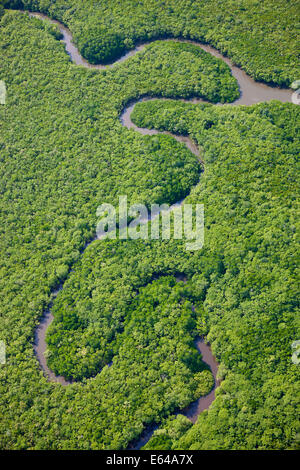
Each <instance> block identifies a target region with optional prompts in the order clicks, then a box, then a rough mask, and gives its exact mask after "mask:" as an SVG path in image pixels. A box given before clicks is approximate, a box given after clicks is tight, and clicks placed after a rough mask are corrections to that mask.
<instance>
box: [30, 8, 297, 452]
mask: <svg viewBox="0 0 300 470" xmlns="http://www.w3.org/2000/svg"><path fill="white" fill-rule="evenodd" d="M30 16H34V17H38V18H40V19H43V20H48V21H50V22H52V23H55V24H56V25H57V26H58V27H59V29H60V31H61V33H62V36H63V37H62V42H63V43H64V44H65V48H66V52H67V53H68V54H69V56H70V58H71V60H72V61H73V62H74V63H75V64H77V65H80V66H83V67H87V68H93V69H105V68H107V67H113V66H114V65H115V64H117V63H120V62H123V61H125V60H127V59H128V58H129V57H132V56H133V55H135V54H137V53H138V52H140V51H141V50H143V49H144V48H145V46H146V45H147V44H148V43H144V44H140V45H138V46H137V47H136V48H135V49H133V50H131V51H130V52H128V53H126V54H125V55H124V56H122V57H121V58H120V59H119V60H116V61H115V62H114V63H113V64H111V65H108V66H104V65H92V64H90V63H89V62H87V61H86V60H85V59H84V58H83V57H82V56H81V54H80V52H79V51H78V49H77V47H76V46H75V45H74V43H73V41H72V34H71V32H70V31H69V30H68V28H66V27H65V26H64V25H62V24H61V23H59V22H58V21H55V20H52V19H50V18H48V17H47V16H46V15H43V14H40V13H30ZM167 40H168V41H170V40H174V41H183V42H190V43H192V44H195V45H197V46H198V47H200V48H201V49H203V50H205V51H206V52H208V53H210V54H212V55H213V56H215V57H217V58H220V59H222V60H223V61H224V62H226V64H228V66H229V67H230V69H231V72H232V75H233V76H234V77H235V78H236V80H237V82H238V84H239V89H240V97H239V98H238V99H237V100H236V101H235V102H234V103H231V104H227V105H226V106H235V105H252V104H254V103H259V102H262V101H270V100H273V99H276V100H279V101H281V102H291V101H292V91H291V90H289V89H281V88H277V87H271V86H268V85H266V84H263V83H259V82H255V81H254V80H253V79H252V78H251V77H249V76H248V75H247V74H246V73H245V72H244V71H243V70H241V69H240V68H238V67H236V66H235V65H233V64H232V62H231V61H230V59H228V58H227V57H224V56H223V55H222V54H221V53H220V52H218V51H217V50H216V49H215V48H213V47H211V46H209V45H206V44H201V43H199V42H196V41H188V40H183V39H182V40H181V39H167ZM142 99H143V100H145V99H150V98H147V97H143V98H142ZM137 101H139V100H137ZM137 101H136V102H137ZM186 101H187V102H188V103H201V102H204V100H201V99H192V100H186ZM136 102H135V103H131V104H130V105H128V106H127V107H126V108H125V109H124V110H123V112H122V114H121V116H120V120H121V123H122V124H123V125H124V126H126V127H127V128H128V129H130V128H132V129H134V130H136V131H137V132H140V133H141V134H143V135H145V134H150V135H153V134H157V133H161V132H160V131H156V130H153V129H152V130H150V129H144V128H139V127H137V126H136V125H135V124H134V123H133V122H132V121H131V118H130V116H131V113H132V111H133V109H134V106H135V104H136ZM168 134H170V133H168ZM170 135H172V136H173V137H174V138H175V139H176V140H178V141H179V142H182V143H184V144H185V145H186V146H187V147H188V148H189V149H190V150H191V152H193V154H194V155H195V156H196V157H197V158H198V159H199V158H200V157H199V150H198V148H197V146H196V144H195V143H194V142H193V141H192V140H191V139H190V138H189V137H186V136H178V135H174V134H170ZM202 163H203V162H202ZM181 203H182V201H180V202H178V203H176V204H174V207H175V206H176V205H178V204H181ZM147 222H148V220H146V221H145V223H147ZM96 239H97V237H95V238H94V240H96ZM94 240H92V241H91V242H90V243H92V242H93V241H94ZM88 244H89V243H88ZM88 244H87V245H88ZM87 245H86V246H87ZM83 251H84V250H83ZM177 280H178V281H180V280H183V279H181V278H178V279H177ZM62 288H63V284H62V285H61V286H60V287H59V288H58V289H57V290H56V291H55V292H53V293H52V298H53V299H54V298H55V297H56V296H57V294H58V292H59V290H61V289H62ZM51 307H52V304H51V305H50V306H49V308H48V309H47V311H45V312H44V315H43V317H42V319H41V321H40V323H39V325H38V327H37V328H36V331H35V342H34V351H35V353H36V356H37V359H38V361H39V363H40V366H41V368H42V370H43V372H44V374H45V376H46V377H47V379H48V380H49V381H51V382H58V383H60V384H61V385H64V386H66V385H70V384H71V383H72V382H68V381H66V380H65V379H64V377H60V376H56V375H55V374H54V372H53V371H51V370H50V369H49V367H48V366H47V360H46V357H45V352H46V341H45V336H46V331H47V328H48V326H49V325H50V324H51V322H52V321H53V315H52V313H51ZM195 345H196V347H197V350H198V351H199V353H201V355H202V359H203V361H204V362H205V363H206V364H208V365H209V367H210V370H211V372H212V374H213V376H214V379H215V384H214V387H213V389H212V390H211V392H210V393H209V394H208V395H206V396H205V397H201V398H200V399H199V400H197V401H195V402H194V403H192V404H190V405H189V406H188V407H187V408H185V409H184V410H181V411H180V413H181V414H184V415H185V416H187V417H188V418H189V419H190V420H191V421H192V422H195V421H196V420H197V417H198V415H199V414H200V413H201V412H202V411H203V410H205V409H207V408H208V407H209V406H210V405H211V403H212V402H213V400H214V398H215V389H216V387H217V386H218V385H219V382H218V380H217V372H218V364H217V362H216V359H215V358H214V356H213V355H212V352H211V349H210V347H209V346H208V345H207V344H205V342H204V340H203V339H201V338H198V339H197V340H196V342H195ZM156 428H157V426H155V425H153V426H149V427H148V428H147V429H146V430H145V431H144V432H143V433H142V435H141V436H140V438H139V439H138V440H136V441H134V442H133V443H131V444H130V445H129V447H128V448H130V449H139V448H141V447H142V446H143V445H145V444H146V442H147V441H148V440H149V439H150V437H151V436H152V434H153V432H154V430H155V429H156Z"/></svg>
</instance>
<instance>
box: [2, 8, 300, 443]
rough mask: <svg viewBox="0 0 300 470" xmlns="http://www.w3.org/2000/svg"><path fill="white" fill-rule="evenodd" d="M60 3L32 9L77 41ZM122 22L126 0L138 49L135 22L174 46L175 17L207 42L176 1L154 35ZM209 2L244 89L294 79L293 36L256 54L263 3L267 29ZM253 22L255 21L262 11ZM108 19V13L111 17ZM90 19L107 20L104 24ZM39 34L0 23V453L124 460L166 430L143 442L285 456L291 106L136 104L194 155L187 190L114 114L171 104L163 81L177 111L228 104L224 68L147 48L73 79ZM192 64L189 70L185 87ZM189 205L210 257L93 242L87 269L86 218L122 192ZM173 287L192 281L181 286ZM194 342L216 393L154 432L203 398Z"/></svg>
mask: <svg viewBox="0 0 300 470" xmlns="http://www.w3.org/2000/svg"><path fill="white" fill-rule="evenodd" d="M24 3H25V2H24ZM31 3H32V2H31ZM98 3H99V5H100V6H101V7H103V6H104V3H103V2H98ZM98 3H97V5H98ZM148 3H149V11H150V12H151V7H152V6H153V4H152V2H148ZM148 3H147V4H148ZM180 3H181V2H180ZM206 3H207V2H206ZM193 4H194V6H193ZM244 4H245V5H246V3H245V2H244ZM272 4H273V7H274V2H272ZM39 5H42V4H41V3H40V2H36V3H35V8H36V9H37V8H38V7H39ZM68 5H69V6H70V5H71V3H69V2H65V1H59V2H51V1H44V2H43V6H41V7H40V8H41V9H43V10H44V11H47V12H49V13H50V14H51V15H52V16H55V17H57V18H59V19H63V20H64V21H65V22H66V23H67V24H69V26H70V27H71V29H72V27H73V26H72V25H73V23H74V29H76V28H79V26H80V24H81V23H84V21H85V20H86V15H89V14H90V11H91V10H90V8H91V5H92V3H91V4H88V5H87V2H81V4H80V5H81V7H82V8H81V9H80V8H78V9H77V10H76V11H73V10H72V9H70V8H69V9H68V8H67V7H68ZM78 5H79V3H78ZM120 5H121V4H120ZM132 5H133V3H132V2H130V4H129V2H122V8H123V18H124V17H125V18H126V19H128V25H127V26H126V28H125V27H124V29H126V31H127V32H128V31H131V32H132V33H131V34H132V37H133V36H134V34H135V33H134V31H133V29H131V25H132V24H133V22H134V23H135V24H136V25H137V26H136V29H137V31H138V33H139V34H140V35H141V34H142V32H141V31H142V30H143V28H144V27H145V21H146V23H147V25H149V23H148V21H150V19H151V22H152V23H151V24H152V26H153V28H152V26H151V28H152V29H151V28H150V27H148V26H147V28H145V31H146V33H145V31H144V32H143V34H144V35H145V34H148V35H149V37H153V36H152V35H153V34H154V32H153V31H154V29H155V28H156V27H157V28H158V26H157V25H161V26H160V28H163V29H165V25H164V23H163V22H162V18H163V17H164V16H165V15H164V14H163V13H165V12H166V11H168V13H167V14H166V17H167V18H168V21H169V20H170V18H171V19H172V21H171V20H170V21H169V23H168V24H169V27H170V28H173V29H174V32H173V34H175V33H176V31H177V33H178V30H179V29H180V30H181V32H180V34H183V33H184V28H186V27H187V26H186V23H185V22H184V21H183V17H182V15H183V14H184V15H187V14H188V15H189V18H190V20H191V21H190V22H189V24H192V23H193V21H192V20H193V18H192V16H193V15H195V18H194V20H195V21H194V23H193V28H194V30H195V34H194V35H195V37H200V36H201V35H203V37H204V31H206V33H205V37H206V38H208V29H206V28H207V24H208V19H207V18H208V17H206V18H204V17H203V16H202V17H201V16H199V11H200V10H198V9H199V8H200V7H199V4H198V3H197V2H196V3H195V2H190V3H189V8H188V9H186V8H183V7H182V5H183V4H181V8H180V11H181V12H182V14H180V16H178V14H177V13H178V9H177V8H178V7H176V5H179V2H173V3H172V7H170V5H171V3H169V2H166V5H167V6H166V9H162V13H161V12H160V13H159V14H157V19H156V18H155V17H154V16H152V17H151V15H150V14H149V15H148V16H146V14H145V13H143V11H142V8H143V4H142V3H139V5H141V6H139V7H137V8H138V9H137V11H136V13H137V14H136V17H135V18H133V19H132V20H131V18H130V15H129V14H127V13H128V9H129V7H130V6H132ZM184 5H187V3H185V4H184ZM201 5H202V2H201ZM215 5H216V6H215V9H214V11H213V13H214V15H216V13H217V14H219V15H221V17H220V21H221V20H223V19H224V17H225V18H227V19H228V21H227V22H225V21H223V22H222V23H217V21H216V20H215V18H214V19H213V22H212V26H211V27H210V28H211V29H210V31H213V32H212V33H211V34H212V40H211V42H215V43H217V44H219V45H220V44H221V42H222V40H221V36H222V37H223V41H224V43H225V45H224V47H223V50H225V51H228V52H230V53H231V55H233V51H234V54H235V56H236V57H238V58H239V59H240V61H241V63H243V64H246V63H247V60H248V59H249V55H250V56H251V57H252V61H249V64H248V65H247V70H248V71H249V70H250V71H251V73H252V74H253V75H255V74H257V75H255V76H259V77H260V78H262V75H264V77H266V79H268V80H273V81H276V82H277V83H281V82H284V81H288V80H290V79H291V80H292V78H293V76H294V71H295V67H294V65H293V59H291V57H292V54H291V51H292V49H293V47H294V46H293V44H294V43H293V40H291V43H290V44H289V45H288V47H287V49H286V53H285V54H284V55H282V56H281V57H282V61H284V64H283V62H282V64H283V65H282V66H281V65H280V63H281V62H280V61H281V59H279V55H280V54H279V52H280V51H281V47H285V46H286V45H287V40H286V37H287V36H289V37H290V36H292V34H291V33H289V32H288V31H289V30H288V28H286V29H285V30H284V32H282V40H281V42H280V44H279V45H277V43H276V45H274V48H273V49H272V48H268V47H267V48H265V50H266V56H261V50H262V49H261V48H262V47H265V46H266V44H267V45H268V44H270V40H271V39H270V37H271V36H270V35H271V32H270V31H271V27H273V26H266V25H264V27H263V26H262V22H263V21H264V20H265V18H266V15H267V17H270V21H271V19H272V18H273V16H272V15H273V13H271V12H270V9H268V8H267V6H268V5H269V3H268V2H264V7H265V10H264V13H263V14H262V19H260V17H259V16H258V17H256V16H255V15H254V16H251V15H249V10H247V8H246V6H245V8H246V9H245V10H242V9H241V11H239V14H237V13H236V14H235V16H234V17H233V15H232V14H231V11H232V10H231V9H230V8H228V9H227V11H226V8H224V2H223V7H222V11H221V13H220V12H219V13H218V11H219V10H220V8H221V7H220V4H219V3H218V2H217V3H216V2H215ZM261 5H262V4H261V2H260V4H259V5H258V4H257V5H256V6H255V5H254V4H253V7H251V8H253V9H254V11H258V9H260V12H261V8H262V6H261ZM26 6H29V2H26ZM114 6H115V4H114V3H113V2H111V5H110V8H111V10H110V14H111V12H112V11H116V9H118V8H121V6H119V7H117V6H115V10H112V7H114ZM93 7H95V4H94V2H93ZM84 8H85V9H84ZM139 8H140V10H139ZM170 8H173V11H171V10H170ZM235 8H236V6H235ZM248 8H250V7H248ZM274 8H275V7H274ZM101 11H102V18H103V21H104V20H105V19H107V18H108V17H109V16H107V15H108V10H107V9H105V8H104V7H103V10H101ZM207 11H209V8H208V9H207ZM251 11H253V10H251ZM274 11H275V12H277V14H278V11H279V12H281V13H282V24H283V25H286V26H288V25H289V24H290V17H289V15H287V14H286V13H285V9H284V11H283V10H282V9H281V3H279V2H278V4H277V2H276V8H275V10H274ZM72 12H73V13H72ZM138 13H140V15H139V14H138ZM142 13H143V14H142ZM226 15H227V16H226ZM268 15H269V16H268ZM75 17H76V18H75ZM111 17H112V16H111ZM114 18H116V19H115V20H114V21H115V22H117V19H118V18H119V17H118V15H115V16H114ZM199 18H200V19H201V21H200V20H199ZM253 18H255V21H256V23H257V28H256V29H255V32H252V36H251V37H250V38H249V41H250V42H251V44H252V45H253V44H256V45H258V46H257V51H255V54H252V53H251V54H250V51H251V50H252V49H253V48H252V45H251V47H250V46H249V44H248V42H246V43H244V44H243V47H242V45H241V42H242V39H243V37H242V38H241V41H237V36H236V35H237V34H238V33H239V32H241V31H243V28H244V27H245V25H249V24H250V23H251V22H252V21H254V20H253ZM238 20H240V21H241V22H242V23H241V24H240V23H238ZM131 21H132V23H131ZM196 21H197V22H196ZM211 21H212V20H211ZM218 21H219V20H218ZM245 21H246V22H245ZM199 22H200V23H201V24H200V23H199ZM249 22H250V23H249ZM71 23H72V24H71ZM75 23H78V24H75ZM175 23H176V24H177V27H176V28H175V26H174V25H175ZM220 24H222V28H220ZM239 24H240V26H239ZM251 24H252V23H251ZM270 25H274V22H273V23H272V21H271V22H270ZM229 26H230V27H229ZM191 27H192V26H191ZM291 27H292V25H291ZM149 28H150V29H151V31H150V29H149ZM263 28H265V29H266V34H265V37H264V38H261V37H260V32H261V31H265V30H264V29H263ZM120 29H121V26H120ZM78 30H79V29H78ZM115 30H116V31H117V28H114V31H115ZM175 30H176V31H175ZM218 30H220V33H219V32H218ZM250 30H251V31H253V30H252V29H251V28H250ZM279 30H280V27H279V26H276V28H275V30H274V31H273V33H272V35H273V37H277V34H278V32H279ZM230 31H231V32H230ZM245 31H246V32H245V34H246V33H247V37H249V28H248V29H245ZM117 32H118V34H119V33H120V32H121V31H117ZM49 33H50V31H49V29H48V26H47V25H44V26H42V23H40V22H39V21H37V20H33V19H29V18H27V17H26V16H25V15H24V14H22V13H18V12H10V13H7V14H6V15H4V17H3V18H2V19H1V25H0V58H1V79H2V80H5V83H6V85H7V104H6V105H5V106H1V107H0V123H1V132H0V148H1V153H0V163H1V165H0V180H1V186H0V188H1V201H0V204H1V224H0V230H1V237H0V239H1V241H0V243H1V245H0V246H1V253H3V257H2V258H1V266H0V288H1V297H0V311H1V317H0V338H1V340H5V343H6V346H7V348H6V351H7V363H6V364H5V366H1V368H0V374H1V381H0V405H1V410H2V412H1V416H2V418H1V424H0V446H1V448H2V449H121V448H126V447H127V445H128V443H129V442H130V441H131V440H132V439H135V438H137V437H138V436H139V435H140V434H141V432H142V431H143V429H144V428H145V427H146V426H148V425H149V424H151V423H154V422H156V423H162V422H163V424H162V427H161V429H160V432H158V433H157V435H156V436H154V437H153V439H156V441H152V442H151V443H150V442H149V444H148V445H149V446H156V448H162V447H168V448H170V446H172V448H174V449H175V448H180V449H197V448H200V449H286V448H295V446H296V445H297V442H296V440H297V426H298V422H297V420H296V414H295V410H296V409H297V406H298V405H299V403H298V398H297V396H296V394H295V383H296V381H297V380H299V368H298V366H297V365H296V364H293V363H292V360H291V357H292V352H293V351H292V349H291V344H292V343H293V342H295V341H296V340H297V339H299V337H298V325H297V323H296V320H295V318H296V313H297V310H296V309H297V303H296V300H295V299H296V298H297V291H298V285H297V271H296V270H297V249H298V246H297V244H296V231H297V219H296V200H297V197H298V188H299V181H298V174H299V172H298V171H297V170H298V166H297V165H298V161H297V156H298V148H299V129H298V128H297V126H298V123H299V107H297V106H295V105H293V104H281V103H278V102H272V103H262V104H259V105H255V106H252V107H243V106H242V107H229V106H226V107H220V106H213V105H193V104H186V103H181V102H178V101H171V100H169V101H167V100H159V101H156V102H154V101H151V102H150V101H149V102H145V103H141V104H138V105H137V106H136V108H135V112H134V119H135V121H136V122H137V123H138V124H139V125H141V126H143V125H146V126H147V127H153V128H158V129H161V130H169V131H171V132H179V133H183V134H188V135H190V136H191V137H192V138H193V140H195V142H197V143H198V145H199V147H200V149H201V154H202V158H203V159H204V161H205V173H204V174H200V165H199V163H198V162H197V160H196V158H195V156H194V155H193V154H191V152H190V151H188V150H187V149H186V147H184V146H183V145H181V144H179V143H178V142H176V141H174V139H173V138H172V137H171V136H168V135H156V136H141V135H139V134H138V133H136V132H134V131H132V130H127V129H125V128H124V127H123V126H122V125H121V123H120V122H119V116H120V113H121V110H122V109H123V107H124V105H125V104H126V103H128V102H129V101H130V100H133V99H138V98H139V97H141V96H143V95H145V94H148V95H151V94H152V95H158V96H166V97H172V96H173V93H175V91H174V90H175V84H172V86H170V84H169V82H171V81H172V76H173V75H174V74H175V75H176V80H177V79H178V87H179V92H178V91H177V94H176V95H175V96H176V97H186V96H189V95H191V94H192V93H196V92H197V93H198V94H199V95H200V96H202V95H205V96H208V95H210V96H212V98H211V99H214V98H213V97H216V96H217V94H218V93H220V89H221V88H223V84H222V82H223V81H225V80H226V81H227V83H230V86H229V87H228V93H227V94H224V95H223V98H224V101H225V100H227V101H230V99H232V96H233V94H234V93H235V89H236V84H235V83H234V81H233V80H232V79H231V78H230V76H229V74H228V73H227V72H228V70H227V72H226V68H218V63H217V62H213V63H212V62H211V63H210V62H209V61H208V60H206V56H205V55H204V54H202V53H201V54H200V53H199V57H196V54H194V52H192V50H191V49H190V50H189V51H188V50H187V49H186V48H185V47H183V46H180V47H177V46H176V47H175V46H174V47H173V46H168V45H167V43H161V42H160V43H158V44H157V45H155V44H153V45H151V46H149V47H148V48H146V49H145V51H143V53H142V54H140V55H139V54H137V55H136V56H135V57H133V58H131V59H129V60H128V61H126V62H124V63H122V64H119V65H118V66H116V67H114V68H112V69H109V70H105V71H94V70H86V69H83V68H81V67H76V66H74V65H73V64H72V63H71V62H70V60H69V58H68V57H67V55H66V53H65V51H64V48H63V45H62V44H60V43H59V42H58V41H57V40H56V39H55V37H53V35H52V34H49ZM156 33H157V32H156ZM156 33H155V34H156ZM196 33H197V34H196ZM178 34H179V33H178ZM189 34H191V33H189ZM217 35H218V37H220V39H218V40H217V39H216V36H217ZM229 35H232V36H230V38H231V39H230V40H229ZM253 35H257V37H258V39H255V41H254V39H253ZM134 37H135V36H134ZM252 41H254V42H252ZM172 47H173V49H172ZM161 51H164V53H162V52H161ZM187 52H188V54H191V55H192V56H193V58H194V60H195V62H194V64H193V65H190V66H189V68H188V72H187V71H186V74H185V75H184V76H183V78H182V80H180V78H179V75H180V74H181V73H182V72H183V71H184V69H185V67H186V66H187V60H186V53H187ZM172 54H174V56H175V55H176V63H174V61H173V62H172V61H171V60H170V59H171V57H172ZM243 54H244V55H243ZM156 55H157V56H159V59H157V60H156V58H155V57H156ZM191 55H189V57H191ZM163 56H165V57H166V59H165V61H164V60H163ZM242 56H243V58H242ZM261 57H263V59H261ZM262 61H264V67H262ZM159 62H161V63H162V68H158V67H157V65H158V63H159ZM151 65H152V68H151ZM168 65H169V66H170V73H169V74H168V73H167V66H168ZM198 66H199V67H200V66H201V67H202V70H203V75H205V76H206V78H205V80H204V79H202V78H199V82H197V86H198V87H199V88H198V89H197V90H196V88H195V85H194V77H195V76H196V75H195V73H196V72H195V71H196V67H198ZM277 68H278V71H276V70H277ZM211 76H214V79H213V80H210V81H209V84H210V86H209V87H208V88H205V87H204V86H203V85H204V83H206V82H207V81H208V79H207V77H211ZM160 80H161V84H160ZM185 83H186V86H185V85H184V84H185ZM216 84H218V85H217V86H216ZM218 99H219V98H218ZM193 186H195V188H194V189H192V188H193ZM191 190H192V191H191ZM190 191H191V194H190V196H188V199H187V202H190V203H192V202H196V203H204V205H205V220H206V222H205V230H206V231H205V246H204V249H202V250H199V251H197V252H194V253H191V252H187V251H186V250H185V245H184V240H183V241H182V242H181V241H167V240H166V241H163V242H160V241H157V242H155V241H153V242H146V241H143V240H137V241H135V242H133V241H128V242H118V241H107V242H101V241H98V242H94V243H92V244H91V245H90V246H89V247H88V248H87V249H85V251H84V252H83V250H84V248H85V245H86V243H87V241H89V240H91V238H92V237H93V235H94V232H95V226H96V222H97V217H96V209H97V207H98V206H99V204H101V203H103V202H108V203H113V204H117V203H118V196H119V195H120V194H128V199H129V203H131V202H133V201H134V202H145V203H147V204H148V205H149V204H151V203H152V202H169V203H171V202H175V201H176V200H178V199H180V198H182V197H185V196H187V195H188V194H189V193H190ZM180 273H184V274H185V275H186V277H187V283H186V284H184V283H183V282H176V280H175V278H174V276H175V275H176V274H180ZM62 281H65V284H64V286H63V289H62V291H61V292H60V293H59V295H58V296H57V298H56V299H55V300H54V302H53V314H54V317H55V319H54V321H53V323H52V325H51V328H49V332H48V335H47V341H48V347H49V352H48V357H49V359H48V362H49V365H50V366H51V367H53V369H55V370H56V371H57V372H59V373H62V374H64V375H65V376H66V377H75V378H77V379H80V383H74V384H73V385H70V386H68V387H62V386H60V385H56V384H53V383H49V382H48V381H47V379H46V378H45V377H44V375H43V373H42V371H40V370H39V368H38V363H37V360H36V357H35V356H34V353H33V347H32V342H33V340H34V332H35V328H36V326H37V324H38V323H39V321H40V318H41V316H42V313H43V311H44V310H45V308H47V306H48V305H49V303H50V300H51V293H52V292H53V290H54V289H55V288H56V287H58V285H59V284H60V283H61V282H62ZM192 305H194V306H195V309H194V311H193V309H192ZM198 332H200V333H205V334H208V339H209V341H210V343H211V345H212V350H213V353H214V355H215V356H216V357H217V359H218V362H219V363H220V371H221V374H222V377H223V378H224V380H223V382H222V384H221V386H220V388H219V389H218V392H217V397H216V400H215V401H214V403H213V405H212V406H211V407H210V409H209V410H208V411H205V412H203V413H202V414H201V415H200V416H199V418H198V421H197V423H196V424H195V425H193V426H192V425H191V424H190V423H187V422H186V420H185V419H183V418H180V417H177V418H176V419H174V420H173V418H172V420H171V421H170V424H169V421H163V420H164V419H167V420H168V419H170V416H171V415H172V414H174V413H175V412H176V411H178V410H180V409H183V408H184V407H185V406H187V405H188V404H189V403H191V402H192V401H193V400H194V399H195V396H198V395H199V393H200V392H201V393H203V392H206V391H207V389H208V384H209V383H210V382H211V376H210V375H209V374H208V373H207V368H206V367H204V364H203V362H202V361H201V357H200V355H199V354H198V352H197V351H196V348H195V346H194V343H193V340H194V337H195V336H196V335H197V334H198ZM111 361H112V365H110V362H111ZM108 365H110V367H108ZM101 367H103V369H102V370H101V371H100V370H99V369H100V368H101ZM94 375H96V376H95V377H94V378H88V377H91V376H94ZM199 386H200V389H201V390H200V391H199ZM206 386H207V388H206ZM177 420H179V421H177ZM180 420H182V422H181V421H180ZM173 421H174V422H173ZM166 423H167V424H166ZM165 429H166V432H165V431H164V430H165Z"/></svg>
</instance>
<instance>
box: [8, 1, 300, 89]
mask: <svg viewBox="0 0 300 470" xmlns="http://www.w3.org/2000/svg"><path fill="white" fill-rule="evenodd" d="M4 3H5V4H6V6H7V7H10V8H25V9H29V10H32V11H41V12H43V13H46V14H48V15H49V16H50V17H52V18H55V19H58V20H59V21H61V22H62V23H64V24H65V25H67V26H68V27H69V29H70V30H71V31H72V33H73V36H74V37H75V40H76V43H77V44H78V46H79V49H80V51H81V53H82V55H83V56H84V57H86V58H87V59H88V60H89V61H90V62H92V63H97V62H101V63H102V62H103V63H104V62H109V61H113V60H114V59H115V58H116V57H118V56H120V55H121V54H122V53H123V52H124V50H127V49H130V48H132V47H134V45H135V44H136V43H138V42H140V41H145V40H150V39H159V38H161V37H170V36H171V37H183V38H190V39H198V40H200V41H203V42H208V43H209V44H211V45H213V46H215V47H216V48H217V49H219V50H220V51H221V52H223V53H224V54H225V55H228V56H229V57H231V58H232V59H233V61H234V62H235V63H236V64H238V65H241V66H242V67H243V69H244V70H245V71H246V72H247V73H248V74H249V75H251V76H252V77H253V78H255V79H256V80H264V81H266V82H269V83H272V82H273V83H275V84H278V85H290V84H291V83H292V82H293V80H297V79H298V78H299V61H298V59H299V47H298V34H299V22H297V18H298V17H299V11H300V6H299V1H298V0H297V1H293V0H263V1H261V0H240V1H238V2H235V1H232V0H196V1H195V0H180V1H178V0H158V1H157V0H122V1H120V0H110V1H109V2H108V1H107V0H100V1H97V2H95V1H93V0H70V1H66V0H6V1H4Z"/></svg>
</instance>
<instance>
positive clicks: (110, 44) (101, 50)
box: [78, 24, 125, 64]
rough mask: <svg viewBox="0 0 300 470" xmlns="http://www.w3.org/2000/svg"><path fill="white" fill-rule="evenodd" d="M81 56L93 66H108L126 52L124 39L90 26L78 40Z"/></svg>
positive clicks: (109, 31)
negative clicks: (107, 64)
mask: <svg viewBox="0 0 300 470" xmlns="http://www.w3.org/2000/svg"><path fill="white" fill-rule="evenodd" d="M78 47H79V50H80V52H81V54H82V55H83V56H84V57H85V58H86V59H87V60H88V61H89V62H90V63H91V64H101V63H103V64H106V63H109V62H113V61H114V59H116V58H118V57H120V56H121V55H122V53H123V52H124V50H125V44H124V41H123V40H122V37H121V36H120V35H118V34H116V33H114V32H112V31H111V30H109V29H105V28H103V27H102V26H92V25H90V24H89V25H88V26H87V28H85V29H84V31H83V32H81V34H80V36H79V39H78Z"/></svg>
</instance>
